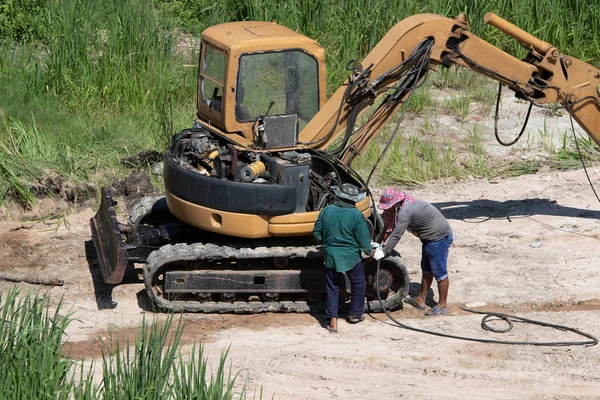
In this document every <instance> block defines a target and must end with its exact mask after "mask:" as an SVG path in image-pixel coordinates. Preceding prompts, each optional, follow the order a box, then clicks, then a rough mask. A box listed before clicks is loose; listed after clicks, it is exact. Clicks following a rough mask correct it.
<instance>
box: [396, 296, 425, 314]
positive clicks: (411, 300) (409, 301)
mask: <svg viewBox="0 0 600 400" xmlns="http://www.w3.org/2000/svg"><path fill="white" fill-rule="evenodd" d="M402 301H404V302H405V303H406V304H410V305H411V306H413V307H414V308H416V309H417V310H421V311H425V310H427V307H426V306H420V305H418V304H417V302H416V301H415V298H414V297H410V296H406V297H405V298H404V300H402Z"/></svg>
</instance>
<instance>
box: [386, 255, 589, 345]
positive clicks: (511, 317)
mask: <svg viewBox="0 0 600 400" xmlns="http://www.w3.org/2000/svg"><path fill="white" fill-rule="evenodd" d="M380 265H381V260H378V261H377V273H376V277H375V279H376V281H377V282H378V283H379V267H380ZM375 287H376V288H377V299H378V300H379V305H380V306H381V308H382V309H383V311H384V312H385V314H386V315H387V316H388V318H389V319H390V320H391V321H392V322H394V323H395V324H396V325H397V326H398V327H399V328H404V329H408V330H411V331H415V332H420V333H426V334H428V335H435V336H440V337H445V338H450V339H458V340H467V341H470V342H479V343H496V344H509V345H528V346H595V345H597V344H598V339H597V338H596V337H594V336H592V335H590V334H589V333H585V332H582V331H580V330H578V329H575V328H570V327H568V326H563V325H557V324H551V323H548V322H543V321H536V320H533V319H528V318H523V317H519V316H516V315H510V314H504V313H497V312H489V311H479V310H472V309H470V308H466V307H460V309H461V310H464V311H468V312H471V313H475V314H483V319H482V321H481V327H482V328H483V329H485V330H488V331H490V332H495V333H506V332H509V331H510V330H511V329H512V325H513V322H521V323H526V324H533V325H540V326H545V327H549V328H554V329H558V330H560V331H569V332H573V333H575V334H577V335H580V336H583V337H586V338H588V339H589V340H582V341H579V342H521V341H506V340H494V339H482V338H474V337H467V336H458V335H451V334H447V333H443V332H436V331H430V330H426V329H421V328H415V327H413V326H409V325H406V324H403V323H402V322H400V321H398V320H397V319H395V318H394V317H393V316H392V315H391V314H390V312H389V311H388V310H387V309H386V308H385V305H384V304H383V301H382V300H381V293H380V292H379V285H378V284H377V285H375ZM493 317H496V318H497V319H501V320H504V321H506V322H507V324H508V328H506V329H495V328H492V327H491V326H489V324H488V322H489V320H490V318H493Z"/></svg>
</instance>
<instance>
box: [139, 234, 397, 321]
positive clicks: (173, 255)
mask: <svg viewBox="0 0 600 400" xmlns="http://www.w3.org/2000/svg"><path fill="white" fill-rule="evenodd" d="M273 257H289V258H309V259H318V258H322V257H323V254H322V252H321V251H320V249H318V248H317V247H315V246H308V247H296V246H290V247H283V246H281V247H255V248H248V247H241V246H239V247H238V246H235V245H216V244H212V243H208V244H202V243H194V244H184V243H178V244H175V245H166V246H163V247H161V248H160V249H158V250H156V251H154V252H153V253H152V254H150V256H149V257H148V263H147V264H146V266H145V267H144V283H145V285H146V291H147V292H148V296H149V297H150V299H151V300H152V301H153V302H154V303H155V304H156V305H157V306H158V308H160V309H162V310H164V311H176V312H179V311H187V312H203V313H240V314H247V313H261V312H299V313H301V312H321V311H323V309H324V305H323V303H322V302H317V303H311V304H310V305H309V304H308V303H307V302H306V301H278V302H262V301H251V302H246V301H236V302H233V303H228V302H215V301H210V302H196V301H169V300H166V299H164V298H162V297H160V296H159V295H157V293H156V292H155V290H154V288H153V285H152V280H153V277H154V275H155V274H156V272H157V271H159V269H160V268H161V267H162V266H163V265H165V264H169V263H171V262H176V261H194V260H206V261H214V260H219V259H257V258H273ZM390 258H391V259H392V260H391V261H393V262H394V264H397V266H398V267H399V268H400V269H401V270H402V272H403V274H404V276H405V282H406V283H405V285H404V286H405V288H403V290H401V291H399V292H398V293H396V294H394V295H392V296H390V297H388V299H386V300H385V301H384V302H383V305H384V307H385V308H387V309H388V310H395V309H398V308H400V307H402V295H403V294H404V293H403V292H404V291H405V290H406V289H408V273H407V272H406V267H404V265H403V264H402V263H401V262H400V259H399V258H398V257H390ZM365 312H383V310H382V309H381V305H380V304H379V302H378V301H377V300H373V301H367V300H365Z"/></svg>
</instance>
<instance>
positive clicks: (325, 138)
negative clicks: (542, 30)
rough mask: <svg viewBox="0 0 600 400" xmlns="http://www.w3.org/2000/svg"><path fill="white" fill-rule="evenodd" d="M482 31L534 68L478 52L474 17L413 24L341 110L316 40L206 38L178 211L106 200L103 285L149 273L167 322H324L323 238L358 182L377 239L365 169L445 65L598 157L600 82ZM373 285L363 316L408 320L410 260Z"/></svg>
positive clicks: (531, 44)
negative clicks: (587, 139) (169, 316)
mask: <svg viewBox="0 0 600 400" xmlns="http://www.w3.org/2000/svg"><path fill="white" fill-rule="evenodd" d="M485 22H486V23H488V24H490V25H492V26H494V27H496V28H497V29H499V30H501V31H503V32H504V33H506V34H508V35H510V36H512V37H513V38H515V39H516V40H517V41H518V42H519V43H521V44H522V45H523V46H524V47H525V48H526V49H527V50H528V54H527V56H526V57H525V58H524V59H522V60H519V59H517V58H515V57H513V56H512V55H510V54H508V53H506V52H504V51H502V50H500V49H498V48H496V47H494V46H493V45H491V44H490V43H487V42H486V41H484V40H482V39H480V38H479V37H477V36H476V35H474V34H473V33H472V32H471V31H470V30H469V26H468V24H467V19H466V16H465V15H464V14H461V15H459V16H458V17H456V18H455V19H451V18H447V17H444V16H440V15H433V14H420V15H414V16H411V17H409V18H406V19H405V20H403V21H401V22H399V23H398V24H397V25H395V26H394V27H393V28H392V29H391V30H390V31H389V32H388V33H387V34H386V35H385V36H384V37H383V39H382V40H381V41H380V42H379V43H378V44H377V45H376V46H375V48H373V50H372V51H371V52H370V53H369V55H368V56H367V57H366V58H365V59H364V60H363V61H362V62H361V63H358V62H350V63H349V64H348V69H349V71H350V76H349V78H348V80H347V82H346V83H345V84H344V85H342V86H341V87H340V88H339V89H338V90H337V92H336V93H335V94H334V95H333V96H332V97H331V98H330V99H329V100H327V99H326V93H325V87H326V85H325V52H324V50H323V48H322V47H321V46H320V45H319V44H318V43H317V42H316V41H315V40H312V39H310V38H308V37H305V36H303V35H301V34H299V33H297V32H295V31H293V30H291V29H288V28H286V27H283V26H280V25H277V24H275V23H270V22H250V21H245V22H231V23H225V24H221V25H217V26H213V27H210V28H208V29H206V30H205V31H204V32H203V33H202V37H201V50H200V59H199V71H198V99H197V119H196V120H195V122H194V124H193V127H192V128H190V129H185V130H183V131H182V132H180V133H178V134H176V135H174V136H173V138H172V143H171V145H170V146H169V148H168V149H167V150H166V153H165V161H164V183H165V196H164V197H147V198H144V199H142V200H141V201H140V202H139V203H137V204H136V205H134V207H133V208H132V210H131V214H130V217H129V221H128V223H127V224H121V223H119V222H118V221H117V217H116V213H115V208H114V206H115V201H114V200H113V198H112V195H111V192H110V191H109V190H108V189H106V188H103V189H102V203H101V206H100V209H99V211H98V213H97V214H96V215H95V216H94V217H93V218H92V219H91V221H90V223H91V228H92V236H93V241H94V245H95V248H96V252H97V255H98V263H99V266H100V268H101V270H102V275H103V279H104V281H105V282H106V283H110V284H118V283H121V282H122V281H123V277H124V275H125V274H126V272H127V271H130V270H133V271H139V270H136V269H135V268H136V266H139V265H140V264H142V265H143V270H142V273H143V279H144V282H145V286H146V289H147V292H148V296H149V297H150V299H151V300H152V301H153V302H154V303H155V305H156V306H157V307H158V308H159V309H163V310H175V311H197V312H235V313H252V312H265V311H285V312H290V311H291V312H308V311H319V310H320V309H322V306H323V302H322V297H323V295H324V291H325V286H324V273H323V262H322V252H321V250H320V248H319V247H317V246H316V245H315V243H314V241H313V239H312V235H311V234H312V229H313V224H314V222H315V221H316V219H317V216H318V214H319V212H320V210H321V209H323V208H324V207H325V206H327V205H328V204H331V203H332V202H334V201H335V196H334V194H333V189H332V188H334V187H336V186H337V187H342V185H343V184H345V183H351V184H353V185H355V186H357V187H359V189H360V190H361V191H362V192H364V193H365V194H366V197H365V199H364V200H363V201H360V202H359V203H357V204H356V206H357V208H358V209H359V210H360V211H362V213H363V214H364V216H365V219H366V220H367V221H368V223H369V226H370V228H371V231H372V233H373V237H374V238H377V237H380V235H381V234H382V230H383V229H382V228H383V226H382V225H383V224H382V221H381V218H380V216H379V215H378V214H377V212H376V209H375V204H374V201H373V198H372V196H371V194H370V192H369V188H368V187H367V184H366V183H365V181H364V180H363V178H361V176H360V175H359V174H357V173H356V172H355V171H354V170H353V169H352V167H351V164H352V160H353V159H354V158H355V157H356V156H357V155H360V154H361V152H363V151H364V150H365V149H366V147H367V146H368V144H369V143H370V142H371V141H372V140H373V138H374V137H375V136H376V135H377V134H378V133H379V132H380V131H381V129H382V128H383V126H384V125H385V124H386V123H387V122H388V121H389V120H390V118H391V117H392V116H393V115H394V113H395V112H396V111H397V110H398V106H400V105H403V104H406V103H407V101H409V100H410V97H411V95H412V93H413V92H414V90H415V89H416V88H417V87H418V86H419V85H420V84H421V83H422V82H423V80H424V79H425V77H426V75H427V72H428V71H429V70H430V69H431V68H434V67H436V66H440V65H441V66H451V65H453V64H455V65H460V66H462V67H465V68H469V69H471V70H474V71H476V72H478V73H481V74H483V75H485V76H488V77H490V78H492V79H495V80H497V81H499V82H500V83H501V84H503V85H505V86H507V87H508V88H509V89H511V90H512V91H514V92H515V94H516V96H517V97H519V98H521V99H524V100H527V101H529V102H530V103H531V104H535V105H541V104H547V103H560V104H561V105H562V106H563V107H564V108H565V109H566V111H567V112H568V113H569V114H570V115H571V116H572V117H573V118H574V119H575V120H576V121H577V122H578V123H579V125H580V126H581V127H582V128H583V129H584V130H585V131H586V132H587V134H588V135H589V136H591V137H592V138H593V139H594V141H595V142H596V143H598V144H600V70H598V69H596V68H594V67H593V66H591V65H589V64H587V63H585V62H583V61H581V60H578V59H575V58H573V57H569V56H568V55H565V54H562V53H560V51H559V50H558V49H556V48H555V47H554V46H552V45H551V44H549V43H546V42H544V41H542V40H539V39H537V38H535V37H534V36H532V35H530V34H529V33H527V32H525V31H523V30H521V29H519V28H518V27H516V26H514V25H512V24H511V23H509V22H507V21H505V20H503V19H502V18H500V17H498V16H496V15H494V14H493V13H488V14H486V15H485ZM401 108H402V107H401ZM369 109H370V110H372V113H370V116H369V117H368V118H365V119H362V120H361V121H363V122H364V120H366V122H364V123H362V125H360V126H357V121H358V118H359V116H360V115H361V114H362V113H363V112H364V111H366V110H369ZM365 274H366V279H367V297H366V299H365V310H368V311H375V312H376V311H382V310H381V305H380V303H379V302H378V301H377V300H376V293H377V290H378V289H379V292H380V293H381V294H382V296H383V299H384V301H383V303H382V305H383V307H385V308H387V309H396V308H399V307H401V304H402V303H401V299H402V296H403V295H404V294H405V293H406V291H407V289H408V284H409V278H408V273H407V271H406V268H405V266H404V265H403V264H402V260H401V259H400V257H399V255H397V254H396V255H391V256H388V257H386V258H385V259H383V260H382V262H381V270H380V272H379V275H376V263H375V262H368V263H367V267H366V271H365ZM376 276H377V279H376Z"/></svg>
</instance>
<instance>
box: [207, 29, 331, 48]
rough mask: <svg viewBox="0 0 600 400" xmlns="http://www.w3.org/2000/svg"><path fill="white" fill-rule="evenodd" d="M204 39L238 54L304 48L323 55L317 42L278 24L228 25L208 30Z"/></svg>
mask: <svg viewBox="0 0 600 400" xmlns="http://www.w3.org/2000/svg"><path fill="white" fill-rule="evenodd" d="M202 38H203V39H204V40H206V41H208V42H210V43H212V44H214V45H216V46H218V47H221V48H222V49H224V50H227V51H231V50H234V52H238V51H241V52H245V51H260V50H265V51H268V50H279V49H289V48H300V49H304V50H306V51H308V52H309V53H312V54H315V55H316V54H322V52H323V50H322V49H323V48H322V46H321V45H320V44H319V43H317V41H316V40H314V39H311V38H309V37H306V36H304V35H302V34H300V33H298V32H296V31H294V30H292V29H290V28H287V27H285V26H281V25H279V24H277V23H275V22H264V21H241V22H227V23H224V24H219V25H215V26H211V27H209V28H207V29H205V30H204V31H203V32H202ZM235 50H237V51H235Z"/></svg>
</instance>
